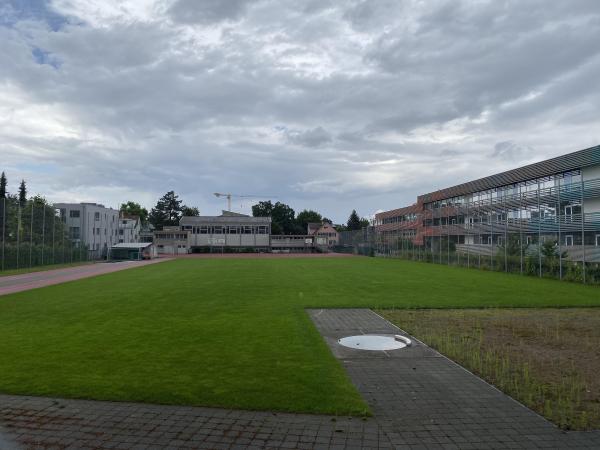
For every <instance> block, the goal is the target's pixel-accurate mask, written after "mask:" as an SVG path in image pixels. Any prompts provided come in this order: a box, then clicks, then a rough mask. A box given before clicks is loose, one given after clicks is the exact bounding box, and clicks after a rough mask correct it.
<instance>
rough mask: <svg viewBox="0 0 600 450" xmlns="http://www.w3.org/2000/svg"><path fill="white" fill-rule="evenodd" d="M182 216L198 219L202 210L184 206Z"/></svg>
mask: <svg viewBox="0 0 600 450" xmlns="http://www.w3.org/2000/svg"><path fill="white" fill-rule="evenodd" d="M181 215H182V216H187V217H198V216H199V215H200V210H199V209H198V208H197V207H195V206H185V205H184V206H183V207H182V208H181Z"/></svg>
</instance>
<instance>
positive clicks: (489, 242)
mask: <svg viewBox="0 0 600 450" xmlns="http://www.w3.org/2000/svg"><path fill="white" fill-rule="evenodd" d="M488 245H492V237H491V236H488Z"/></svg>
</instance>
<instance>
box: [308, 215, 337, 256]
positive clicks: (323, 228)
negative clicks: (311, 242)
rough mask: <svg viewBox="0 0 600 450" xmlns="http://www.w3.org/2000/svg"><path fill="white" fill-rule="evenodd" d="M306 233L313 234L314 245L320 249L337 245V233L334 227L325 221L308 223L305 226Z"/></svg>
mask: <svg viewBox="0 0 600 450" xmlns="http://www.w3.org/2000/svg"><path fill="white" fill-rule="evenodd" d="M307 234H308V235H309V236H314V238H315V246H317V247H320V248H322V249H325V248H330V247H334V246H336V245H338V243H339V234H338V232H337V230H336V229H335V227H334V226H333V225H332V224H331V223H330V222H327V221H323V222H322V223H309V224H308V226H307Z"/></svg>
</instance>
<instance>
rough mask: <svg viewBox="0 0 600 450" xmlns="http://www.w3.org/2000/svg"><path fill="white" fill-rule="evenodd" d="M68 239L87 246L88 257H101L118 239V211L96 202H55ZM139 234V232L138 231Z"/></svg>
mask: <svg viewBox="0 0 600 450" xmlns="http://www.w3.org/2000/svg"><path fill="white" fill-rule="evenodd" d="M54 208H55V209H58V210H60V217H61V219H62V221H63V222H64V223H65V227H66V229H67V230H68V231H69V239H71V240H72V241H73V242H74V243H76V244H77V245H85V246H87V248H88V250H89V253H90V255H89V256H90V258H102V257H105V256H106V255H107V253H108V249H109V248H110V247H111V246H113V245H114V244H116V243H117V242H118V239H119V211H117V210H116V209H113V208H106V207H105V206H104V205H100V204H97V203H55V204H54ZM138 235H139V233H138Z"/></svg>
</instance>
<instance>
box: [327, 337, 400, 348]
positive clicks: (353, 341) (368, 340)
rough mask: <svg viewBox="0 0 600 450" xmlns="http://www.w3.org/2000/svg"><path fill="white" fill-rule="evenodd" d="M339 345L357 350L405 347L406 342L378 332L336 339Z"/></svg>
mask: <svg viewBox="0 0 600 450" xmlns="http://www.w3.org/2000/svg"><path fill="white" fill-rule="evenodd" d="M338 342H339V344H340V345H343V346H344V347H349V348H355V349H358V350H398V349H400V348H404V347H406V343H404V342H401V341H398V340H396V339H395V338H394V336H383V335H380V334H377V335H375V334H362V335H360V336H348V337H345V338H342V339H338Z"/></svg>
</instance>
